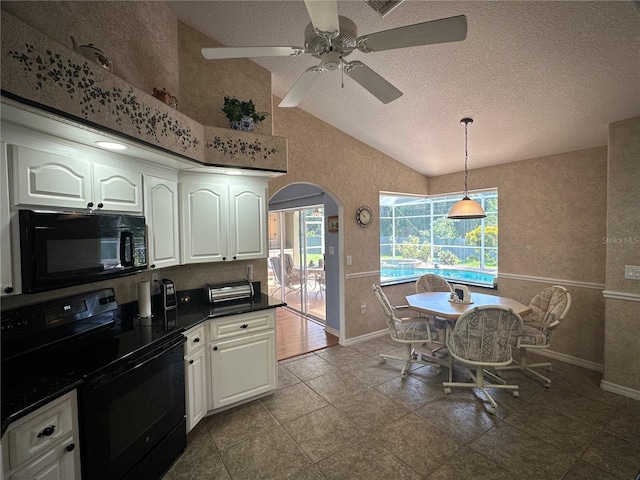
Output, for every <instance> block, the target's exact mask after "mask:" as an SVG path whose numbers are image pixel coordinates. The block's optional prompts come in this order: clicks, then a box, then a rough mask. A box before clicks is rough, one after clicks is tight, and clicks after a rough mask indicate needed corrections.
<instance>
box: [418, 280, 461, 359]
mask: <svg viewBox="0 0 640 480" xmlns="http://www.w3.org/2000/svg"><path fill="white" fill-rule="evenodd" d="M452 291H453V290H452V289H451V285H449V282H447V281H446V280H445V279H444V278H443V277H441V276H440V275H436V274H434V273H427V274H425V275H422V276H421V277H420V278H418V280H416V293H425V292H452ZM420 316H422V317H424V318H426V319H427V321H429V322H431V324H432V325H434V327H435V328H436V330H437V332H438V339H437V340H436V339H434V342H435V343H440V344H441V345H440V346H438V347H437V348H435V349H433V350H431V355H432V356H434V355H435V354H436V353H437V352H439V351H440V350H442V349H443V348H446V332H447V328H452V327H453V324H452V323H451V322H449V321H448V320H445V319H444V318H437V317H435V316H434V315H429V314H427V313H421V314H420Z"/></svg>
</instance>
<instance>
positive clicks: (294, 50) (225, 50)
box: [201, 47, 306, 60]
mask: <svg viewBox="0 0 640 480" xmlns="http://www.w3.org/2000/svg"><path fill="white" fill-rule="evenodd" d="M201 52H202V56H203V57H204V58H206V59H207V60H221V59H224V58H251V57H286V56H292V57H297V56H298V55H304V54H305V53H306V52H305V50H304V48H301V47H220V48H203V49H201Z"/></svg>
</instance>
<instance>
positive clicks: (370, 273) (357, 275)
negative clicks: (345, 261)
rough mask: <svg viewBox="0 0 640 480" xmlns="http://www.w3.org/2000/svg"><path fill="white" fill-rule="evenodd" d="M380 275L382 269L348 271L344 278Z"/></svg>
mask: <svg viewBox="0 0 640 480" xmlns="http://www.w3.org/2000/svg"><path fill="white" fill-rule="evenodd" d="M376 276H377V277H379V276H380V270H371V271H369V272H355V273H347V274H346V275H345V276H344V278H347V279H351V278H365V277H376Z"/></svg>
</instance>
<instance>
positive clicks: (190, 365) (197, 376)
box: [184, 323, 209, 432]
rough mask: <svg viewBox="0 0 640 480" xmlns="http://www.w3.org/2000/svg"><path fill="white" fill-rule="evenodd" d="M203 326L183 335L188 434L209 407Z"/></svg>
mask: <svg viewBox="0 0 640 480" xmlns="http://www.w3.org/2000/svg"><path fill="white" fill-rule="evenodd" d="M205 334H206V327H205V324H204V323H203V324H201V325H198V326H196V327H193V328H191V329H189V330H188V331H186V332H185V333H184V335H185V337H187V341H186V342H185V347H184V350H185V357H184V368H185V388H186V392H185V400H186V406H187V432H190V431H191V429H193V427H195V426H196V425H197V424H198V422H199V421H200V420H202V419H203V418H204V417H205V415H206V414H207V410H208V405H209V393H208V392H209V375H208V368H207V349H206V345H207V343H206V339H205Z"/></svg>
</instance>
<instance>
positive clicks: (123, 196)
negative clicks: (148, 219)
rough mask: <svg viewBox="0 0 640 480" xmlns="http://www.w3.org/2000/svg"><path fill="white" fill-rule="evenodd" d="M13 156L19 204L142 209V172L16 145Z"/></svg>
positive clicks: (96, 208)
mask: <svg viewBox="0 0 640 480" xmlns="http://www.w3.org/2000/svg"><path fill="white" fill-rule="evenodd" d="M52 148H53V147H52ZM72 154H74V152H70V154H69V155H72ZM78 155H80V154H78ZM85 155H86V154H85ZM11 158H12V161H13V177H14V203H15V204H16V205H17V206H46V207H56V208H63V209H94V210H98V211H116V212H133V213H141V212H142V174H140V173H137V172H133V171H129V170H125V169H122V168H116V167H112V166H109V165H103V164H99V163H91V162H89V161H87V160H83V159H80V158H76V157H72V156H66V155H59V154H56V153H51V152H47V151H43V150H35V149H32V148H28V147H25V146H17V145H12V146H11Z"/></svg>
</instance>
